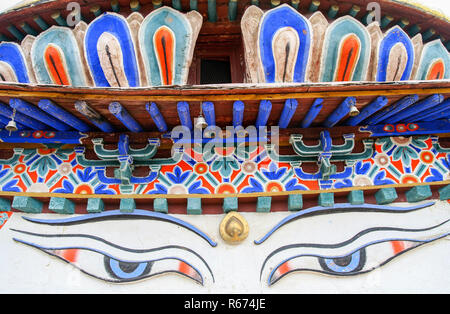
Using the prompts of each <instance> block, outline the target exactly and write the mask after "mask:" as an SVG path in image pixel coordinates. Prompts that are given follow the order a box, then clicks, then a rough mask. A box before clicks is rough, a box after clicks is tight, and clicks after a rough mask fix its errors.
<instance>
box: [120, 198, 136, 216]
mask: <svg viewBox="0 0 450 314" xmlns="http://www.w3.org/2000/svg"><path fill="white" fill-rule="evenodd" d="M119 209H120V211H121V212H122V213H132V212H133V211H134V210H135V209H136V201H135V200H134V198H122V199H121V200H120V208H119Z"/></svg>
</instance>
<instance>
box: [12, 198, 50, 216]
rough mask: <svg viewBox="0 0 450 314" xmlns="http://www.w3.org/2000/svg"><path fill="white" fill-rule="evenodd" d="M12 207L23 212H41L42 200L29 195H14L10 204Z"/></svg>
mask: <svg viewBox="0 0 450 314" xmlns="http://www.w3.org/2000/svg"><path fill="white" fill-rule="evenodd" d="M11 207H12V208H15V209H17V210H20V211H23V212H25V213H34V214H36V213H42V207H43V204H42V202H40V201H38V200H36V199H34V198H32V197H29V196H15V197H14V199H13V202H12V205H11Z"/></svg>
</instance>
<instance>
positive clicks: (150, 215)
mask: <svg viewBox="0 0 450 314" xmlns="http://www.w3.org/2000/svg"><path fill="white" fill-rule="evenodd" d="M22 218H23V219H25V220H27V221H29V222H33V223H38V224H47V225H54V226H61V225H77V224H83V223H86V222H92V221H102V220H109V221H110V220H114V219H118V220H123V219H136V218H137V219H139V218H143V219H150V220H160V221H165V222H169V223H173V224H176V225H178V226H181V227H183V228H185V229H187V230H190V231H192V232H194V233H195V234H197V235H199V236H200V237H201V238H203V239H204V240H206V241H207V242H208V243H209V244H210V245H211V246H212V247H215V246H217V243H216V242H214V241H213V240H212V239H211V238H210V237H209V236H208V235H206V234H205V233H204V232H202V231H200V230H199V229H198V228H196V227H194V226H193V225H191V224H190V223H188V222H186V221H184V220H181V219H178V218H175V217H172V216H170V215H167V214H162V213H158V212H152V211H148V210H139V209H136V210H134V211H133V212H131V213H123V212H121V211H120V210H109V211H105V212H102V213H98V214H86V215H82V216H77V217H69V218H62V219H37V218H31V217H25V216H22Z"/></svg>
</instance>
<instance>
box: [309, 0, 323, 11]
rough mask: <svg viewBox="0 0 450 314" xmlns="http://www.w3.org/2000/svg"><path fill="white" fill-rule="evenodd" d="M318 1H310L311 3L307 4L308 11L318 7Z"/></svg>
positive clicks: (315, 9)
mask: <svg viewBox="0 0 450 314" xmlns="http://www.w3.org/2000/svg"><path fill="white" fill-rule="evenodd" d="M319 6H320V1H318V0H313V1H311V5H310V6H309V12H316V11H317V9H319Z"/></svg>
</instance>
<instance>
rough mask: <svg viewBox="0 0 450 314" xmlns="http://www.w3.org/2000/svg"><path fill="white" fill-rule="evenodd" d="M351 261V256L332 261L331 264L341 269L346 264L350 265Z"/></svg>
mask: <svg viewBox="0 0 450 314" xmlns="http://www.w3.org/2000/svg"><path fill="white" fill-rule="evenodd" d="M351 261H352V256H351V255H348V256H344V257H339V258H335V259H333V262H334V263H335V264H336V265H339V266H342V267H345V266H347V265H348V264H350V262H351Z"/></svg>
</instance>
